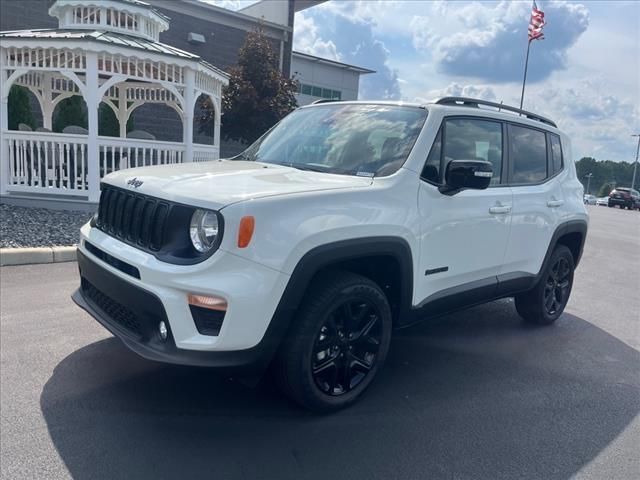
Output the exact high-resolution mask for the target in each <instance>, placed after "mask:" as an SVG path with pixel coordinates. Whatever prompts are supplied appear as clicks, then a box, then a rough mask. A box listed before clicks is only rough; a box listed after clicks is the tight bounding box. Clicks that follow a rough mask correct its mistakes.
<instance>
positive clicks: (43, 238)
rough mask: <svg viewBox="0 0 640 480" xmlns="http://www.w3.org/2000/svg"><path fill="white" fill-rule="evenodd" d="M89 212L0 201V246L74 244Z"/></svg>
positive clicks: (87, 218) (89, 216) (89, 214)
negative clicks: (34, 206)
mask: <svg viewBox="0 0 640 480" xmlns="http://www.w3.org/2000/svg"><path fill="white" fill-rule="evenodd" d="M91 215H92V213H89V212H74V211H66V210H49V209H46V208H27V207H16V206H13V205H5V204H0V247H2V248H5V247H13V248H15V247H53V246H57V245H75V244H76V243H78V236H79V230H80V227H81V226H82V225H84V224H85V223H86V222H87V221H88V220H89V219H90V218H91Z"/></svg>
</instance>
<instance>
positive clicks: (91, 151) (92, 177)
mask: <svg viewBox="0 0 640 480" xmlns="http://www.w3.org/2000/svg"><path fill="white" fill-rule="evenodd" d="M86 55H87V70H86V72H87V75H86V90H85V98H84V101H85V102H86V104H87V119H88V122H87V123H88V127H89V134H88V136H87V159H88V160H87V161H88V168H87V183H88V184H89V201H90V202H95V203H98V201H99V200H100V154H99V152H98V107H99V106H100V98H98V95H99V84H98V55H97V54H96V53H93V52H87V54H86Z"/></svg>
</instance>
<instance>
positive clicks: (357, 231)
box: [73, 98, 588, 411]
mask: <svg viewBox="0 0 640 480" xmlns="http://www.w3.org/2000/svg"><path fill="white" fill-rule="evenodd" d="M571 158H572V155H571V149H570V143H569V139H568V138H567V137H566V135H564V134H563V133H561V132H560V131H559V130H558V129H557V128H556V126H555V124H554V123H553V122H552V121H550V120H548V119H546V118H543V117H540V116H538V115H535V114H532V113H529V112H525V111H521V110H518V109H515V108H512V107H507V106H504V105H497V104H493V103H490V102H484V101H481V100H475V99H468V98H443V99H441V100H439V101H437V102H435V103H433V104H427V105H411V104H403V103H384V102H330V103H328V102H327V103H318V104H315V105H311V106H307V107H302V108H299V109H297V110H296V111H294V112H293V113H291V114H290V115H289V116H287V117H286V118H285V119H284V120H282V121H281V122H280V123H279V124H278V125H276V126H275V127H274V128H273V129H271V130H270V131H269V132H267V133H266V134H265V135H264V136H263V137H262V138H260V139H259V140H258V141H257V142H256V143H255V144H253V145H252V146H251V147H250V148H249V149H248V150H246V151H245V152H244V153H243V154H241V155H240V156H238V157H235V158H232V159H230V160H221V161H214V162H203V163H185V164H182V165H170V166H169V165H168V166H152V167H144V168H136V169H130V170H123V171H120V172H117V173H113V174H111V175H108V176H107V177H105V179H104V181H103V183H102V195H101V198H100V205H99V211H98V214H97V215H96V216H95V217H94V219H92V221H91V222H90V223H88V224H87V225H85V226H84V227H82V230H81V242H80V245H79V251H78V263H79V268H80V277H81V287H80V288H79V289H78V291H77V292H76V293H75V294H74V296H73V298H74V300H75V301H76V303H78V305H80V306H81V307H82V308H84V309H85V310H87V311H88V312H89V313H90V314H91V315H93V316H94V317H95V318H96V319H97V320H98V321H99V322H100V323H102V324H103V325H104V326H105V327H106V328H107V329H109V330H110V331H111V332H112V333H113V334H114V335H116V336H118V337H119V338H121V339H122V340H123V342H124V343H125V344H126V345H127V346H128V347H130V348H131V349H132V350H134V351H135V352H137V353H139V354H140V355H142V356H144V357H147V358H150V359H153V360H159V361H163V362H171V363H178V364H188V365H200V366H213V367H222V368H230V369H233V370H239V371H240V372H241V373H246V374H247V375H249V374H255V372H260V371H261V370H265V369H266V367H268V366H270V365H271V366H272V367H273V370H274V372H275V374H276V377H277V378H278V379H279V380H280V383H281V384H282V386H283V388H284V390H285V391H286V392H287V394H288V395H290V396H291V397H292V398H293V399H295V400H296V401H297V402H299V403H300V404H302V405H304V406H306V407H308V408H310V409H314V410H319V411H329V410H334V409H337V408H341V407H344V406H346V405H348V404H350V403H352V402H353V401H354V400H356V398H357V397H358V396H359V395H360V394H361V393H362V392H363V391H364V390H365V389H366V388H367V386H368V385H369V384H370V383H371V381H372V380H373V378H374V377H375V375H376V373H377V371H378V370H379V369H380V368H381V367H382V364H383V362H384V359H385V357H386V355H387V351H388V349H389V341H390V337H391V331H392V329H394V328H398V327H403V326H406V325H409V324H411V323H413V322H415V321H416V320H419V319H422V318H434V317H436V316H437V315H441V314H443V313H445V312H450V311H452V310H456V309H460V308H464V307H467V306H470V305H475V304H479V303H482V302H488V301H491V300H494V299H498V298H503V297H512V296H513V297H515V305H516V308H517V311H518V313H519V314H520V315H521V316H522V317H523V318H524V319H525V320H526V321H528V322H533V323H537V324H550V323H552V322H554V321H555V320H556V319H557V318H558V317H559V316H560V315H561V314H562V311H563V309H564V307H565V305H566V304H567V300H568V298H569V294H570V292H571V286H572V283H573V274H574V269H575V267H576V266H577V264H578V262H579V260H580V255H581V253H582V247H583V244H584V241H585V236H586V233H587V220H588V217H587V213H586V210H585V207H584V204H583V201H582V195H583V189H582V186H581V184H580V182H579V181H578V180H577V178H576V171H575V166H574V163H573V161H572V160H571Z"/></svg>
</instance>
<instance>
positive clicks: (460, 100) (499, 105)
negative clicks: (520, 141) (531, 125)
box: [435, 97, 558, 128]
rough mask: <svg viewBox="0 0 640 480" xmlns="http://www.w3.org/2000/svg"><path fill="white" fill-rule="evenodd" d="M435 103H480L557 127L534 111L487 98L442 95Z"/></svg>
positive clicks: (474, 105)
mask: <svg viewBox="0 0 640 480" xmlns="http://www.w3.org/2000/svg"><path fill="white" fill-rule="evenodd" d="M435 103H437V104H438V105H458V106H460V107H474V108H480V105H483V106H486V107H493V108H497V109H498V110H507V111H509V112H514V113H518V114H520V115H524V116H525V117H527V118H529V119H531V120H537V121H539V122H542V123H546V124H547V125H551V126H552V127H556V128H557V127H558V126H557V125H556V124H555V122H554V121H552V120H549V119H548V118H546V117H543V116H541V115H537V114H535V113H531V112H527V111H526V110H522V109H520V108H516V107H511V106H509V105H503V104H502V103H496V102H489V101H487V100H480V99H477V98H467V97H443V98H441V99H439V100H437V101H436V102H435Z"/></svg>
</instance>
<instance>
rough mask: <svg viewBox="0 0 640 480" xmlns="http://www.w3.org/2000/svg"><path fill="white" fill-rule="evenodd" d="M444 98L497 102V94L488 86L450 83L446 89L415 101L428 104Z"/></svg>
mask: <svg viewBox="0 0 640 480" xmlns="http://www.w3.org/2000/svg"><path fill="white" fill-rule="evenodd" d="M442 97H471V98H480V99H482V100H488V101H491V102H493V101H496V93H495V91H494V90H493V88H491V87H490V86H487V85H460V84H459V83H455V82H454V83H450V84H449V85H447V86H446V87H444V88H440V89H435V90H429V91H428V92H427V93H426V95H425V96H424V97H415V98H414V99H413V101H415V102H420V103H428V102H430V101H433V100H435V99H438V98H442Z"/></svg>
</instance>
